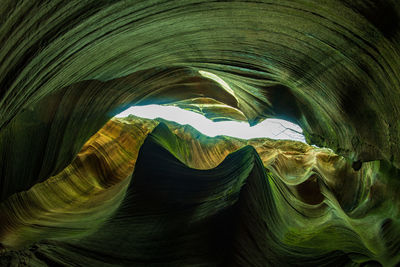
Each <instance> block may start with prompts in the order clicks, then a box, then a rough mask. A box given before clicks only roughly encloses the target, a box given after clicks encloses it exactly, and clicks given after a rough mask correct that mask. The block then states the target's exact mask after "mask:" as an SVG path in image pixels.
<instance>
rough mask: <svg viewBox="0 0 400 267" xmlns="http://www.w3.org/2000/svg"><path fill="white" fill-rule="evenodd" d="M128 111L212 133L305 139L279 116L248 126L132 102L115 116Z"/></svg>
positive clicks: (296, 127)
mask: <svg viewBox="0 0 400 267" xmlns="http://www.w3.org/2000/svg"><path fill="white" fill-rule="evenodd" d="M129 114H132V115H135V116H137V117H142V118H147V119H155V118H163V119H166V120H169V121H175V122H177V123H179V124H182V125H184V124H189V125H191V126H192V127H194V128H196V129H197V130H198V131H200V132H201V133H203V134H205V135H208V136H210V137H214V136H217V135H227V136H233V137H238V138H242V139H251V138H256V137H267V138H272V139H289V140H295V141H300V142H303V143H305V142H306V141H305V138H304V136H303V135H302V134H299V133H296V132H293V131H291V130H290V129H293V130H295V131H297V132H300V133H302V132H303V131H302V130H301V128H300V127H299V126H298V125H296V124H293V123H291V122H288V121H284V120H279V119H266V120H264V121H263V122H261V123H259V124H257V125H255V126H253V127H250V126H249V124H248V123H245V122H237V121H220V122H213V121H211V120H209V119H207V118H206V117H204V116H203V115H201V114H198V113H195V112H192V111H187V110H184V109H181V108H178V107H174V106H160V105H147V106H133V107H130V108H129V109H127V110H125V111H124V112H122V113H120V114H118V115H117V116H116V117H117V118H123V117H127V116H128V115H129Z"/></svg>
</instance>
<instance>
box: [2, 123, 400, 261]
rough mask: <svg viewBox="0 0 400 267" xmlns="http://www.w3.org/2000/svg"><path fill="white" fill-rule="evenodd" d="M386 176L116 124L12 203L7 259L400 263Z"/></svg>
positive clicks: (254, 146)
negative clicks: (62, 167)
mask: <svg viewBox="0 0 400 267" xmlns="http://www.w3.org/2000/svg"><path fill="white" fill-rule="evenodd" d="M386 167H387V166H386ZM132 172H133V174H132ZM388 177H391V175H389V173H388V172H387V170H385V166H381V164H380V163H379V162H370V163H365V164H363V165H362V167H361V168H360V170H358V171H354V170H353V168H352V166H351V164H350V163H349V162H348V161H346V160H345V159H344V158H343V157H340V156H338V155H336V154H334V153H333V152H332V151H331V150H329V149H321V148H314V147H310V146H308V145H305V144H302V143H298V142H295V141H274V140H270V139H263V138H259V139H252V140H242V139H236V138H232V137H225V136H219V137H215V138H210V137H207V136H205V135H202V134H200V133H199V132H197V131H196V130H195V129H193V128H191V127H190V126H181V125H178V124H175V123H170V122H165V121H162V122H158V121H151V120H146V119H139V118H135V117H133V116H131V117H129V118H124V119H113V120H111V121H109V122H108V123H107V124H106V125H105V126H104V127H103V128H102V129H101V130H100V131H99V132H98V133H96V134H95V135H93V136H92V137H91V138H90V139H89V140H88V142H87V143H86V144H85V145H84V146H83V148H82V150H81V152H79V153H78V155H77V157H76V158H75V159H74V161H73V162H72V163H71V165H69V166H68V167H66V168H65V169H64V170H63V171H62V172H60V173H59V174H57V175H55V176H53V177H50V178H49V179H47V180H46V181H44V182H42V183H38V184H36V185H35V186H33V187H32V188H31V189H29V190H28V191H24V192H21V193H17V194H14V195H12V196H11V197H9V198H8V199H6V200H5V201H3V203H2V204H1V205H0V212H1V214H2V215H3V216H2V223H1V224H0V239H1V242H2V246H3V252H2V256H1V257H0V259H1V263H2V264H10V263H12V262H14V263H15V262H19V263H27V264H28V265H35V264H36V265H49V266H52V265H67V266H68V265H86V266H98V265H110V266H114V265H124V266H132V265H133V266H136V265H172V266H182V265H199V264H200V265H207V266H210V265H212V266H213V265H226V266H234V265H238V266H248V265H256V266H258V265H281V264H288V265H296V266H304V265H307V266H309V265H324V264H325V265H344V264H351V263H353V264H354V263H363V262H370V261H377V262H380V263H382V264H384V265H394V264H395V263H396V262H398V261H399V257H398V240H397V235H398V233H397V227H398V224H397V222H396V218H398V211H395V210H394V209H393V207H396V206H398V197H397V196H396V190H397V189H398V186H396V183H395V182H393V180H391V179H388Z"/></svg>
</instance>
